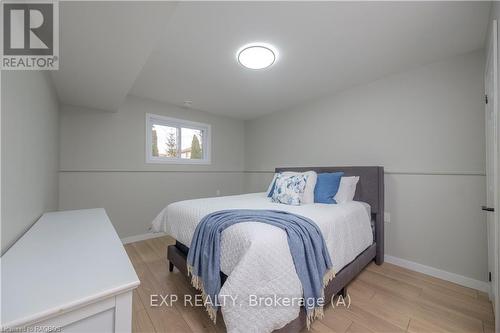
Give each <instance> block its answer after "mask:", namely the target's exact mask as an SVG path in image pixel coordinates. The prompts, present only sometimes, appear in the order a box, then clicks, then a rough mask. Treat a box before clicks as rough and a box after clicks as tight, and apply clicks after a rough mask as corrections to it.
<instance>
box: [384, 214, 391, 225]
mask: <svg viewBox="0 0 500 333" xmlns="http://www.w3.org/2000/svg"><path fill="white" fill-rule="evenodd" d="M384 222H385V223H391V214H390V213H388V212H384Z"/></svg>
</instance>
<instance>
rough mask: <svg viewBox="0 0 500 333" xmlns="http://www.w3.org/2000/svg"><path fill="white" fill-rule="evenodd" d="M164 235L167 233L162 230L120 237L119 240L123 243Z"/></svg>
mask: <svg viewBox="0 0 500 333" xmlns="http://www.w3.org/2000/svg"><path fill="white" fill-rule="evenodd" d="M166 235H167V234H166V233H164V232H148V233H147V234H142V235H136V236H130V237H124V238H122V239H121V241H122V243H123V244H128V243H133V242H139V241H142V240H146V239H151V238H158V237H163V236H166Z"/></svg>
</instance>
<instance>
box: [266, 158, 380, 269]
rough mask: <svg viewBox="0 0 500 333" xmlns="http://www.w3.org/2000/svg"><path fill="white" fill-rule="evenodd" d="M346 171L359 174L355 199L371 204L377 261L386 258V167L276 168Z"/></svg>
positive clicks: (283, 169)
mask: <svg viewBox="0 0 500 333" xmlns="http://www.w3.org/2000/svg"><path fill="white" fill-rule="evenodd" d="M309 170H313V171H316V172H317V173H322V172H338V171H342V172H344V175H345V176H359V182H358V185H357V188H356V194H355V195H354V200H357V201H363V202H366V203H368V204H370V206H371V211H372V217H373V218H374V220H375V242H376V243H377V258H376V261H377V263H382V262H383V260H384V168H383V167H380V166H345V167H290V168H276V172H283V171H298V172H302V171H309Z"/></svg>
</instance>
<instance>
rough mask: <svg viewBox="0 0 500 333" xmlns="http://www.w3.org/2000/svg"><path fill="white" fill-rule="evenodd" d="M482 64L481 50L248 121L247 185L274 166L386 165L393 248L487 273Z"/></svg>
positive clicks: (457, 269)
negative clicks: (483, 206)
mask: <svg viewBox="0 0 500 333" xmlns="http://www.w3.org/2000/svg"><path fill="white" fill-rule="evenodd" d="M483 67H484V53H483V52H482V51H478V52H474V53H470V54H466V55H463V56H458V57H454V58H451V59H447V60H444V61H441V62H438V63H433V64H430V65H427V66H424V67H419V68H415V69H412V70H410V71H407V72H404V73H400V74H397V75H393V76H390V77H386V78H383V79H380V80H378V81H375V82H373V83H370V84H366V85H362V86H358V87H353V88H351V89H348V90H346V91H343V92H340V93H337V94H335V95H332V96H328V97H325V98H322V99H320V100H316V101H313V102H310V103H305V104H303V105H300V106H297V107H295V108H293V109H291V110H285V111H282V112H278V113H274V114H271V115H268V116H263V117H260V118H258V119H255V120H252V121H247V122H246V126H245V131H246V136H245V148H246V154H245V158H246V170H248V171H256V172H257V171H258V172H259V173H249V174H248V175H247V177H246V180H245V186H246V189H247V190H248V191H257V190H264V189H265V187H266V186H267V183H268V181H269V179H270V177H271V173H270V171H272V170H273V169H274V168H275V167H276V166H308V165H311V166H328V165H332V166H337V165H382V166H384V167H385V170H386V172H387V174H386V178H385V183H386V185H385V187H386V211H387V212H389V213H390V214H391V222H390V223H389V224H386V235H385V239H386V254H387V255H392V256H396V257H400V258H403V259H406V260H410V261H414V262H417V263H420V264H424V265H428V266H431V267H435V268H439V269H442V270H445V271H449V272H452V273H456V274H460V275H464V276H467V277H470V278H473V279H477V280H482V281H485V280H486V279H487V252H486V250H487V249H486V221H485V215H484V213H483V212H481V210H480V205H481V204H483V203H484V202H485V201H484V200H485V177H484V172H485V149H484V114H483V113H484V109H483V93H484V89H483ZM262 171H268V173H265V172H264V173H262Z"/></svg>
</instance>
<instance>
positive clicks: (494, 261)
mask: <svg viewBox="0 0 500 333" xmlns="http://www.w3.org/2000/svg"><path fill="white" fill-rule="evenodd" d="M491 28H492V30H491V33H490V39H489V41H488V45H487V54H486V68H485V75H484V88H485V102H486V103H485V106H486V107H485V122H486V124H485V125H486V205H485V206H483V210H485V211H486V214H487V224H488V225H487V227H488V269H489V271H490V273H491V292H490V299H491V301H492V302H493V305H494V306H495V318H497V320H496V322H497V328H496V331H497V332H498V331H499V328H500V326H499V325H498V322H499V318H500V316H498V314H499V310H500V306H498V305H499V295H498V291H499V290H500V288H499V274H498V268H499V267H500V265H499V262H498V260H499V256H498V250H499V246H498V239H500V237H499V235H498V232H499V231H500V228H498V219H497V218H498V209H500V207H499V206H498V205H497V203H498V199H499V197H498V147H499V144H498V135H497V130H498V123H497V122H498V107H497V105H498V98H497V96H498V84H497V82H498V74H497V70H498V41H497V38H498V37H497V21H496V20H495V21H493V23H492V27H491ZM495 210H496V211H495Z"/></svg>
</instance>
